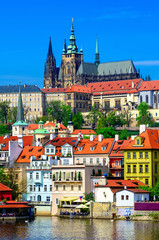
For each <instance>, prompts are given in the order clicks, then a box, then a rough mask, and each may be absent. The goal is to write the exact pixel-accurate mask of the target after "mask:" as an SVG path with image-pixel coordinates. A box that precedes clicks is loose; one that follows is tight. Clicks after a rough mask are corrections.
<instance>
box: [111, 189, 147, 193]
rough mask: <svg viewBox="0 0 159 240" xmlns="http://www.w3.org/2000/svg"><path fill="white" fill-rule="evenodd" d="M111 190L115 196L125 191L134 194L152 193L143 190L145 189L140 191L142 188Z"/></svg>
mask: <svg viewBox="0 0 159 240" xmlns="http://www.w3.org/2000/svg"><path fill="white" fill-rule="evenodd" d="M110 189H111V191H112V192H113V193H114V194H116V193H117V192H120V191H124V190H126V191H130V192H133V193H139V194H140V193H150V192H149V191H146V190H143V189H140V188H130V189H129V188H126V189H124V188H120V189H119V188H110Z"/></svg>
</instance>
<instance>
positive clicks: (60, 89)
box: [41, 88, 66, 93]
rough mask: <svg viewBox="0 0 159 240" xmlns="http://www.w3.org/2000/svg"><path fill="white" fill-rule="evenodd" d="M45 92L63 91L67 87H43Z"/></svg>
mask: <svg viewBox="0 0 159 240" xmlns="http://www.w3.org/2000/svg"><path fill="white" fill-rule="evenodd" d="M41 90H42V91H43V92H44V93H63V92H64V91H65V90H66V88H42V89H41Z"/></svg>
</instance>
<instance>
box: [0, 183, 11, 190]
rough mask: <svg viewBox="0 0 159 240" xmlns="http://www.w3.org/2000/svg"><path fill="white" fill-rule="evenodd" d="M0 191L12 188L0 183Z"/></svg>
mask: <svg viewBox="0 0 159 240" xmlns="http://www.w3.org/2000/svg"><path fill="white" fill-rule="evenodd" d="M0 191H1V192H2V191H12V189H11V188H9V187H7V186H5V185H4V184H2V183H0Z"/></svg>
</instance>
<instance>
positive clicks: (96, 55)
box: [94, 37, 100, 66]
mask: <svg viewBox="0 0 159 240" xmlns="http://www.w3.org/2000/svg"><path fill="white" fill-rule="evenodd" d="M94 63H95V64H96V65H97V66H98V65H99V63H100V59H99V48H98V38H97V37H96V51H95V62H94Z"/></svg>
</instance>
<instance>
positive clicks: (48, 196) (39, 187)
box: [26, 148, 52, 202]
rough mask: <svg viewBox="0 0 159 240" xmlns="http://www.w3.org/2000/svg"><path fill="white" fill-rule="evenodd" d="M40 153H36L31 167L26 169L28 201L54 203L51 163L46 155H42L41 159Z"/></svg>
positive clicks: (31, 161)
mask: <svg viewBox="0 0 159 240" xmlns="http://www.w3.org/2000/svg"><path fill="white" fill-rule="evenodd" d="M36 150H37V148H36ZM38 151H39V150H38ZM38 151H36V153H35V154H34V156H31V158H30V166H27V168H26V175H27V198H26V200H27V201H36V202H41V201H42V202H51V201H52V170H51V161H50V159H49V158H47V156H45V155H42V156H41V157H40V158H39V152H38ZM34 152H35V151H34Z"/></svg>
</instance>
